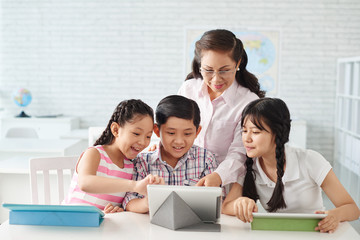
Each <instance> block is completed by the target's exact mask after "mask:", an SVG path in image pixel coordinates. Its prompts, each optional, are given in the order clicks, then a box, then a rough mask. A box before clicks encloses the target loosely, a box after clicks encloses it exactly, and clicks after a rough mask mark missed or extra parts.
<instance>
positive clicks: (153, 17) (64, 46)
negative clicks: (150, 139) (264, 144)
mask: <svg viewBox="0 0 360 240" xmlns="http://www.w3.org/2000/svg"><path fill="white" fill-rule="evenodd" d="M0 1H1V8H0V14H1V19H0V101H1V102H0V107H3V108H4V109H5V110H4V111H3V114H15V113H18V112H19V109H18V107H17V106H16V105H15V104H14V103H13V102H12V100H11V92H12V91H13V90H14V89H15V88H17V87H26V88H28V89H30V90H31V92H32V94H33V102H32V103H31V104H30V106H29V107H27V108H26V112H27V113H29V114H31V115H37V114H58V113H63V114H66V115H74V116H80V117H81V126H82V127H87V126H93V125H105V124H106V122H107V121H108V118H109V117H110V115H111V112H112V111H113V109H114V107H115V106H116V105H117V103H118V102H120V101H121V100H123V99H127V98H141V99H143V100H144V101H146V102H147V103H149V104H150V105H151V106H152V107H156V104H157V103H158V101H159V100H160V99H161V98H163V97H164V96H166V95H169V94H175V93H176V92H177V89H178V88H179V86H180V85H181V83H182V82H183V80H184V77H185V76H184V74H183V71H184V57H183V56H184V53H183V52H184V28H185V27H191V26H214V27H224V28H226V27H231V26H235V27H252V28H275V29H280V30H281V34H282V45H281V50H282V52H281V69H280V75H281V83H280V97H281V98H283V99H284V100H285V101H286V102H287V103H288V106H289V107H290V109H291V112H292V115H293V116H297V117H298V118H302V119H304V120H306V121H307V123H308V133H307V136H308V138H307V145H308V147H309V148H312V149H315V150H317V151H319V152H321V153H322V154H324V155H325V157H326V158H327V159H329V160H332V155H333V125H334V108H335V106H334V96H335V81H336V58H337V57H348V56H355V55H360V44H359V42H360V41H359V40H360V2H359V1H358V0H347V1H341V0H322V1H320V0H302V1H298V0H296V1H294V0H291V1H290V0H287V1H285V0H283V1H280V0H279V1H265V0H263V1H262V0H244V1H239V0H222V1H214V0H198V1H192V0H174V1H167V0H152V1H150V0H143V1H136V0H121V1H118V0H107V1H103V0H94V1H89V0H52V1H46V0H0Z"/></svg>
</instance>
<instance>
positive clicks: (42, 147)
mask: <svg viewBox="0 0 360 240" xmlns="http://www.w3.org/2000/svg"><path fill="white" fill-rule="evenodd" d="M79 141H80V140H79V139H38V138H36V139H32V138H2V139H0V152H39V151H41V152H59V151H63V150H64V149H66V148H68V147H71V146H73V145H75V144H77V143H78V142H79Z"/></svg>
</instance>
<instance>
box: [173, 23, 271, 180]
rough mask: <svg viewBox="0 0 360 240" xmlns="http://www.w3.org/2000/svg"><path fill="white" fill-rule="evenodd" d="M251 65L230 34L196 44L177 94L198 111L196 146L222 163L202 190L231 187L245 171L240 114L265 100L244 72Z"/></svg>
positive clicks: (207, 34)
mask: <svg viewBox="0 0 360 240" xmlns="http://www.w3.org/2000/svg"><path fill="white" fill-rule="evenodd" d="M247 62H248V59H247V55H246V52H245V50H244V46H243V43H242V42H241V40H240V39H238V38H237V37H236V36H235V35H234V34H233V33H232V32H230V31H228V30H224V29H216V30H211V31H208V32H205V33H204V34H203V36H202V37H201V39H200V40H199V41H197V42H196V44H195V56H194V60H193V63H192V72H191V73H190V74H189V75H188V76H187V79H186V81H185V82H184V84H183V85H182V86H181V88H180V90H179V92H178V94H180V95H183V96H185V97H187V98H190V99H192V100H194V101H195V102H197V104H198V105H199V108H200V113H201V123H200V125H201V127H202V130H201V132H200V134H199V136H198V137H197V138H196V140H195V144H196V145H199V146H200V147H204V148H206V149H208V150H209V151H211V152H212V153H214V154H215V156H216V160H217V161H218V162H219V163H220V164H219V167H218V168H217V169H216V171H215V172H214V173H212V174H209V175H207V176H206V177H204V178H203V179H201V180H200V181H199V182H198V185H205V186H219V185H227V184H229V183H232V182H236V180H237V178H238V176H239V174H240V173H242V172H244V171H245V170H244V168H243V164H244V162H245V160H246V157H245V149H244V147H243V145H242V142H241V126H240V119H241V112H242V110H243V109H244V107H245V106H246V105H247V104H248V103H249V102H251V101H252V100H255V99H257V98H259V97H260V98H261V97H264V96H265V92H264V91H261V90H260V85H259V82H258V80H257V78H256V77H255V76H254V75H253V74H251V73H250V72H248V71H247V70H246V65H247Z"/></svg>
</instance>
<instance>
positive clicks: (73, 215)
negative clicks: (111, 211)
mask: <svg viewBox="0 0 360 240" xmlns="http://www.w3.org/2000/svg"><path fill="white" fill-rule="evenodd" d="M2 206H3V207H4V208H7V209H9V210H10V212H9V224H20V225H48V226H77V227H98V226H99V225H100V224H101V222H102V221H103V219H104V218H103V217H104V215H105V214H104V213H103V212H102V211H101V210H100V209H98V208H97V207H95V206H83V205H37V204H13V203H3V204H2Z"/></svg>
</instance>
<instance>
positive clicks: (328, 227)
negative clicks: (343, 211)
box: [315, 211, 340, 233]
mask: <svg viewBox="0 0 360 240" xmlns="http://www.w3.org/2000/svg"><path fill="white" fill-rule="evenodd" d="M315 213H317V214H327V216H326V217H325V218H324V219H323V220H321V221H320V222H319V223H318V226H317V227H316V228H315V230H316V231H318V230H319V231H320V232H328V233H333V232H334V231H335V229H336V228H337V226H339V223H340V220H339V219H338V218H337V217H336V215H335V214H333V212H332V211H316V212H315Z"/></svg>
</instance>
